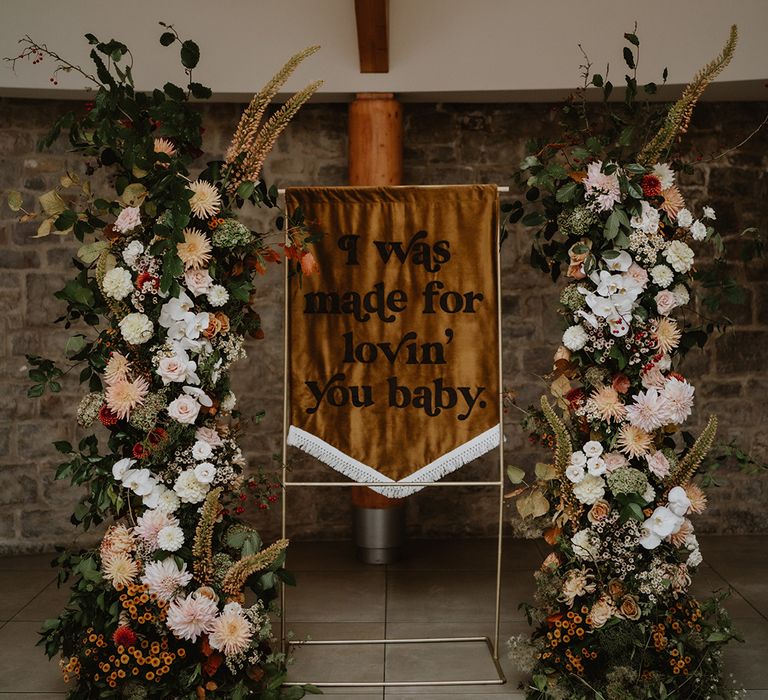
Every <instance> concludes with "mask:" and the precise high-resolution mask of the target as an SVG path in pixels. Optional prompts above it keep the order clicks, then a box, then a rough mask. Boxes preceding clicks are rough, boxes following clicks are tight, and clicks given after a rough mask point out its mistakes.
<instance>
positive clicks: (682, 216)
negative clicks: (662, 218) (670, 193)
mask: <svg viewBox="0 0 768 700" xmlns="http://www.w3.org/2000/svg"><path fill="white" fill-rule="evenodd" d="M692 223H693V214H691V212H689V211H688V210H687V209H681V210H680V211H679V212H677V225H678V226H679V227H680V228H688V227H689V226H690V225H691V224H692Z"/></svg>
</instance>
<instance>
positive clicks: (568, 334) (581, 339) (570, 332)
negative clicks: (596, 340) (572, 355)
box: [563, 326, 589, 352]
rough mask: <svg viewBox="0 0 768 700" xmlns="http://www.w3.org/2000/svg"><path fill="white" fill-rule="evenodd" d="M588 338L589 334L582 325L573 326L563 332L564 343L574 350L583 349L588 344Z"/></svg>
mask: <svg viewBox="0 0 768 700" xmlns="http://www.w3.org/2000/svg"><path fill="white" fill-rule="evenodd" d="M587 340H589V336H588V335H587V332H586V331H585V330H584V329H583V328H582V327H581V326H571V327H570V328H567V329H566V331H565V333H563V345H565V347H567V348H568V349H569V350H571V351H573V352H576V351H577V350H581V349H582V348H583V347H584V346H585V345H586V344H587Z"/></svg>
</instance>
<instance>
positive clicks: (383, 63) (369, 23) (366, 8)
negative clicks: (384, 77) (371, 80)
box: [355, 0, 389, 73]
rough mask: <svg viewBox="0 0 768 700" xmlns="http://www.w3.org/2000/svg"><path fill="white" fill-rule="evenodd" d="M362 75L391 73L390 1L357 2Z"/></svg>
mask: <svg viewBox="0 0 768 700" xmlns="http://www.w3.org/2000/svg"><path fill="white" fill-rule="evenodd" d="M355 19H356V20H357V48H358V52H359V54H360V72H361V73H389V0H355Z"/></svg>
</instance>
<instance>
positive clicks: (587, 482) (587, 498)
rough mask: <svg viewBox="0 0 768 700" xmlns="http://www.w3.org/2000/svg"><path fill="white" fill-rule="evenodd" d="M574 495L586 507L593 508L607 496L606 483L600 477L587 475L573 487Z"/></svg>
mask: <svg viewBox="0 0 768 700" xmlns="http://www.w3.org/2000/svg"><path fill="white" fill-rule="evenodd" d="M573 495H574V496H576V498H578V499H579V501H580V502H581V503H583V504H584V505H587V506H591V505H592V504H594V503H597V501H599V500H600V499H601V498H602V497H603V496H604V495H605V481H604V480H603V478H602V477H600V476H594V475H593V474H587V475H586V476H585V477H584V478H583V479H582V480H581V481H580V482H579V483H578V484H576V485H575V486H574V487H573Z"/></svg>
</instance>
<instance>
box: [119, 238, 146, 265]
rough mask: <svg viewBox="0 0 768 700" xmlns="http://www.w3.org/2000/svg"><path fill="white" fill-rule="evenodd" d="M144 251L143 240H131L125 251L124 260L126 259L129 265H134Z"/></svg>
mask: <svg viewBox="0 0 768 700" xmlns="http://www.w3.org/2000/svg"><path fill="white" fill-rule="evenodd" d="M143 252H144V246H143V245H142V243H141V241H131V242H130V243H129V244H128V245H127V246H125V250H124V251H123V260H125V263H126V264H127V265H129V266H130V267H133V266H134V265H135V264H136V261H137V260H138V259H139V256H140V255H141V254H142V253H143Z"/></svg>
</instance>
